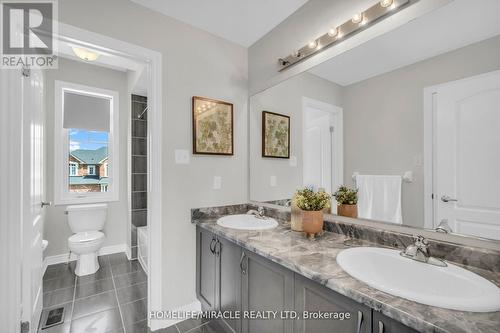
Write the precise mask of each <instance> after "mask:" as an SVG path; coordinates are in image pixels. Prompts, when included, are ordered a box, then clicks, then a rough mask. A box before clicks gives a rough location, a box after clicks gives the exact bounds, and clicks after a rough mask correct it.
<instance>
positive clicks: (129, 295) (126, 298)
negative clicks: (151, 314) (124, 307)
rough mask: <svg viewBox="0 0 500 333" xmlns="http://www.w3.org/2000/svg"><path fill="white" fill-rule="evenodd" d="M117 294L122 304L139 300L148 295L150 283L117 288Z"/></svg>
mask: <svg viewBox="0 0 500 333" xmlns="http://www.w3.org/2000/svg"><path fill="white" fill-rule="evenodd" d="M116 294H117V295H118V303H120V304H125V303H130V302H133V301H137V300H139V299H143V298H146V297H147V296H148V284H147V282H144V283H139V284H134V285H133V286H129V287H124V288H119V289H117V290H116Z"/></svg>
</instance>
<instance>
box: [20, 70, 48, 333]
mask: <svg viewBox="0 0 500 333" xmlns="http://www.w3.org/2000/svg"><path fill="white" fill-rule="evenodd" d="M22 80H23V84H22V96H23V98H22V101H23V104H22V112H23V135H22V137H23V144H22V147H23V148H22V149H23V152H22V158H23V163H22V175H23V176H22V178H23V179H22V193H23V194H22V196H23V212H22V214H23V215H22V283H21V288H22V290H21V293H22V321H24V322H29V323H30V325H29V326H30V332H36V331H37V328H38V321H39V318H40V314H41V310H42V304H43V300H42V295H43V292H42V261H43V258H42V237H43V217H44V215H43V208H42V201H43V199H44V197H43V195H44V181H43V179H44V177H43V175H44V174H43V166H44V158H43V157H44V151H43V147H44V107H43V105H44V99H43V83H44V81H43V73H42V71H41V70H31V71H30V74H29V76H23V77H22Z"/></svg>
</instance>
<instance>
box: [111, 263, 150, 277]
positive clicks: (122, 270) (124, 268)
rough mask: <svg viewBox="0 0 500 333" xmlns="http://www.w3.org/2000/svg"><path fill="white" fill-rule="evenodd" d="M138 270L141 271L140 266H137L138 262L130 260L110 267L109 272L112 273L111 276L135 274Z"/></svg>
mask: <svg viewBox="0 0 500 333" xmlns="http://www.w3.org/2000/svg"><path fill="white" fill-rule="evenodd" d="M138 270H142V267H141V264H139V261H138V260H132V261H129V262H126V263H124V264H120V265H115V266H111V271H112V272H113V276H118V275H122V274H128V273H132V272H136V271H138Z"/></svg>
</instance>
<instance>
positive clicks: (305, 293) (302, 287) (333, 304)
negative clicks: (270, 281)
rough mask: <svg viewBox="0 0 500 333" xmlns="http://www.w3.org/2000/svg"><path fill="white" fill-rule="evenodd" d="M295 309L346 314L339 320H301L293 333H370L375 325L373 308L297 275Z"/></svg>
mask: <svg viewBox="0 0 500 333" xmlns="http://www.w3.org/2000/svg"><path fill="white" fill-rule="evenodd" d="M295 310H296V311H297V312H298V313H299V314H300V315H302V314H303V313H304V312H307V313H309V314H314V313H316V314H317V313H325V312H326V313H334V312H336V313H344V314H347V313H348V314H349V319H347V315H346V317H345V318H344V319H343V320H340V319H302V318H301V319H299V320H297V321H295V327H294V333H325V332H332V333H334V332H339V333H343V332H346V333H348V332H349V333H351V332H352V333H369V332H371V326H372V315H371V309H370V308H368V307H366V306H364V305H361V304H359V303H357V302H355V301H353V300H351V299H349V298H347V297H345V296H343V295H340V294H338V293H336V292H334V291H332V290H330V289H328V288H326V287H323V286H322V285H320V284H318V283H316V282H314V281H311V280H309V279H307V278H305V277H303V276H301V275H298V274H295Z"/></svg>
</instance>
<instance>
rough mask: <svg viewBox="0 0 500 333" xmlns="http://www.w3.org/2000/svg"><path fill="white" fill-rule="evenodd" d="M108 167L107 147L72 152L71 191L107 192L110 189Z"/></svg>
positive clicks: (70, 168)
mask: <svg viewBox="0 0 500 333" xmlns="http://www.w3.org/2000/svg"><path fill="white" fill-rule="evenodd" d="M107 167H108V150H107V147H101V148H99V149H96V150H88V149H76V150H74V151H71V152H70V155H69V165H68V168H69V191H70V192H80V193H81V192H106V191H107V189H108V175H107ZM89 172H90V173H89Z"/></svg>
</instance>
